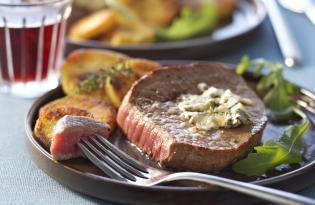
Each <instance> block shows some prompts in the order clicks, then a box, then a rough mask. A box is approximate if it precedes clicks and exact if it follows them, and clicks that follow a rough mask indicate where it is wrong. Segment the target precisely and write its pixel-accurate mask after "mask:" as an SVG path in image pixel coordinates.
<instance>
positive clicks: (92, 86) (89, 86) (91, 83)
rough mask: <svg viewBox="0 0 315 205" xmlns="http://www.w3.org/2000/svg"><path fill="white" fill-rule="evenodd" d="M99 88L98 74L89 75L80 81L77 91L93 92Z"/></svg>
mask: <svg viewBox="0 0 315 205" xmlns="http://www.w3.org/2000/svg"><path fill="white" fill-rule="evenodd" d="M98 88H99V76H98V75H91V76H89V77H87V78H86V79H85V80H83V81H82V82H81V83H80V88H79V90H78V92H79V93H80V92H82V91H84V92H93V91H95V90H97V89H98Z"/></svg>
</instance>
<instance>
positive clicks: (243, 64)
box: [236, 55, 250, 75]
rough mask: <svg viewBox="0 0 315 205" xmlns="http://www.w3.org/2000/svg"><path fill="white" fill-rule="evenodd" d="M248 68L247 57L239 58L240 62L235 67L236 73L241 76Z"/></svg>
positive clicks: (248, 61) (248, 60)
mask: <svg viewBox="0 0 315 205" xmlns="http://www.w3.org/2000/svg"><path fill="white" fill-rule="evenodd" d="M249 67H250V59H249V57H248V55H244V56H243V57H242V58H241V62H240V63H239V64H238V65H237V66H236V73H237V74H239V75H243V74H244V73H245V72H246V71H247V70H248V69H249Z"/></svg>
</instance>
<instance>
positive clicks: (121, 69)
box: [77, 64, 133, 93]
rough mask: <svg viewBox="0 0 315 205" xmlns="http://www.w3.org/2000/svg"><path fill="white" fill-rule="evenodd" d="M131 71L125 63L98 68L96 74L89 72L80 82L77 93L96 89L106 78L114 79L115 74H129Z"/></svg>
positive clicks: (101, 85) (99, 87) (101, 86)
mask: <svg viewBox="0 0 315 205" xmlns="http://www.w3.org/2000/svg"><path fill="white" fill-rule="evenodd" d="M132 73H133V70H132V68H130V67H129V66H127V65H126V64H118V65H117V66H113V67H111V68H107V69H100V70H99V72H98V73H97V74H91V75H90V76H88V77H87V78H86V79H84V80H83V81H82V82H81V83H80V86H79V88H78V91H77V93H80V92H88V93H89V92H93V91H96V90H98V89H101V88H103V87H104V84H105V82H106V79H107V78H112V79H114V78H115V77H116V76H117V75H131V74H132Z"/></svg>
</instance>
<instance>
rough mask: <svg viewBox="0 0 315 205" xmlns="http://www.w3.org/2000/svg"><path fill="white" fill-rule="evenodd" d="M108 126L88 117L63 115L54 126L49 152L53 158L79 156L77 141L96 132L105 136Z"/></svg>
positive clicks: (107, 132) (108, 130) (61, 158)
mask: <svg viewBox="0 0 315 205" xmlns="http://www.w3.org/2000/svg"><path fill="white" fill-rule="evenodd" d="M109 132H110V126H109V125H108V124H106V123H104V122H101V121H97V120H95V119H93V118H90V117H83V116H71V115H65V116H64V117H62V118H61V119H59V120H58V121H57V124H56V125H55V126H54V130H53V138H52V141H51V146H50V153H51V155H52V157H53V158H54V159H55V160H65V159H71V158H75V157H78V156H81V151H80V149H79V147H78V146H77V143H78V142H80V140H82V139H86V138H88V137H91V136H93V135H94V134H98V135H100V136H102V137H105V138H107V137H108V136H109Z"/></svg>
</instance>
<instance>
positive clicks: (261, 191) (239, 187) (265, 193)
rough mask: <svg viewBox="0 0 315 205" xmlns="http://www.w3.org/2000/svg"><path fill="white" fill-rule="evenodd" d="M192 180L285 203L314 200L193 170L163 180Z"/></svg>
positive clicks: (305, 204)
mask: <svg viewBox="0 0 315 205" xmlns="http://www.w3.org/2000/svg"><path fill="white" fill-rule="evenodd" d="M177 180H192V181H198V182H203V183H207V184H211V185H216V186H219V187H223V188H226V189H230V190H234V191H237V192H240V193H243V194H247V195H250V196H254V197H257V198H260V199H264V200H266V201H269V202H273V203H277V204H285V205H315V200H313V199H311V198H307V197H304V196H300V195H297V194H293V193H289V192H285V191H281V190H277V189H273V188H268V187H264V186H260V185H256V184H251V183H246V182H240V181H236V180H232V179H227V178H223V177H218V176H212V175H207V174H200V173H195V172H179V173H174V174H170V175H168V176H167V177H165V178H164V179H163V181H177Z"/></svg>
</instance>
